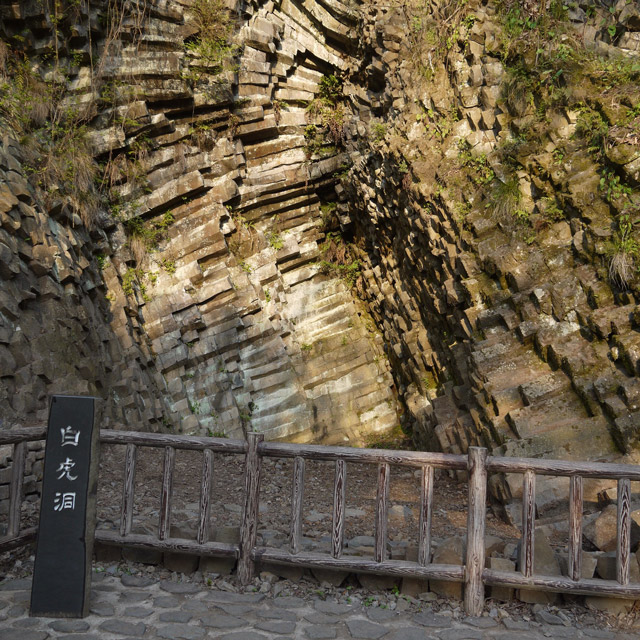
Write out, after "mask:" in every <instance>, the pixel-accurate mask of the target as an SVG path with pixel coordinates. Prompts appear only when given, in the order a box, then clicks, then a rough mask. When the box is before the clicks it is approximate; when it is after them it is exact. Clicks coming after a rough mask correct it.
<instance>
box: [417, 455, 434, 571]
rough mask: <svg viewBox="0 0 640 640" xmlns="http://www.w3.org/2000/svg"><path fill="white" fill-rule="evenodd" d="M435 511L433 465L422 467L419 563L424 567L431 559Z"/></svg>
mask: <svg viewBox="0 0 640 640" xmlns="http://www.w3.org/2000/svg"><path fill="white" fill-rule="evenodd" d="M432 511H433V467H432V466H431V465H425V466H424V467H422V478H421V483H420V524H419V539H418V564H419V565H420V566H421V567H424V566H426V565H428V564H429V561H430V559H431V514H432Z"/></svg>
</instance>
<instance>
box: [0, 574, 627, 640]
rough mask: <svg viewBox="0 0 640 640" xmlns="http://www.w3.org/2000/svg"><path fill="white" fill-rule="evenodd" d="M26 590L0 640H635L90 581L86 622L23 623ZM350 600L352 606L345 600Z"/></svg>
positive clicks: (400, 609)
mask: <svg viewBox="0 0 640 640" xmlns="http://www.w3.org/2000/svg"><path fill="white" fill-rule="evenodd" d="M30 588H31V581H30V579H28V578H17V579H9V580H5V581H4V582H3V583H0V640H45V639H47V638H50V639H54V638H55V639H60V640H62V639H64V640H125V639H129V640H133V639H134V638H136V639H144V640H148V639H149V640H151V639H163V640H201V639H211V640H276V639H285V638H301V639H305V640H325V639H327V640H331V639H333V638H335V639H345V640H347V639H348V640H351V639H360V638H362V639H367V640H368V639H370V640H376V639H378V638H384V639H385V640H431V639H433V640H489V639H493V638H497V639H504V640H508V639H511V638H517V639H518V640H540V639H542V638H602V639H608V638H612V639H615V640H637V639H638V637H639V635H638V633H637V631H636V632H634V631H616V630H612V629H603V628H596V627H594V626H590V627H587V626H581V625H580V623H579V622H576V621H573V622H572V621H571V620H570V619H569V618H568V617H567V616H566V615H563V613H562V611H561V610H560V611H559V610H556V612H555V613H554V612H552V611H549V610H547V609H544V608H541V607H540V608H538V609H537V610H536V609H534V610H533V612H532V615H531V617H530V619H528V620H527V619H526V618H524V617H522V616H519V617H514V616H509V615H508V614H507V616H508V617H503V616H501V615H499V614H500V611H499V610H498V609H495V608H494V609H492V610H490V611H488V612H487V614H486V615H485V616H483V617H478V618H472V617H464V616H463V615H462V614H461V612H460V609H459V607H458V608H456V609H453V610H451V609H448V610H443V611H440V612H434V610H433V609H432V607H431V605H430V604H429V603H424V602H420V601H416V600H413V599H405V598H402V597H400V598H398V599H397V602H394V603H393V604H394V606H395V610H392V609H391V607H386V606H385V607H383V606H371V605H370V606H366V605H367V604H370V603H371V601H373V598H365V599H364V600H361V599H360V598H358V597H355V598H354V599H353V601H352V602H344V599H343V601H342V602H339V601H338V600H336V599H335V598H323V597H322V590H315V591H309V592H308V593H307V594H306V595H305V597H298V596H288V595H282V596H278V597H273V596H271V595H269V596H267V595H265V594H263V593H259V592H249V593H240V592H234V591H225V590H221V589H219V588H215V587H214V588H211V587H207V586H205V585H204V584H203V583H196V582H178V581H175V580H162V579H158V578H157V577H153V576H135V575H128V574H124V575H122V576H113V575H104V574H103V575H100V574H98V575H96V576H94V579H93V583H92V596H91V614H90V615H89V616H88V617H87V618H84V619H52V618H36V617H34V618H31V617H29V612H28V607H29V597H30ZM347 599H348V600H349V599H351V598H347Z"/></svg>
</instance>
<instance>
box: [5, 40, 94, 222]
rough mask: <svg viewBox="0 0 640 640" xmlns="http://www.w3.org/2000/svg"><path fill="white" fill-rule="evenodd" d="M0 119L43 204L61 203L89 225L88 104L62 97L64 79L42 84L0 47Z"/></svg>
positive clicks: (91, 196) (22, 60)
mask: <svg viewBox="0 0 640 640" xmlns="http://www.w3.org/2000/svg"><path fill="white" fill-rule="evenodd" d="M3 51H4V53H3V55H2V57H3V62H2V64H1V65H0V116H1V117H2V118H4V119H6V120H7V121H8V123H9V126H10V127H11V128H12V129H13V130H14V131H15V132H16V133H17V134H18V135H20V136H21V137H20V143H21V145H22V149H23V153H24V156H25V161H24V166H25V169H26V171H27V173H28V175H29V181H30V182H31V184H32V185H33V186H35V187H37V188H39V190H40V193H41V194H42V195H43V197H44V201H45V204H47V205H49V206H50V205H53V204H54V203H56V201H57V202H60V203H61V204H63V205H66V206H70V207H71V208H72V209H73V210H74V211H75V212H77V213H78V214H79V215H80V217H81V218H82V221H83V222H84V224H85V225H87V226H92V225H93V224H94V222H95V219H96V217H97V213H98V208H99V204H100V198H99V195H98V193H97V191H96V189H95V179H96V176H97V165H96V164H95V162H94V161H93V156H92V153H91V148H90V146H89V143H88V140H87V132H88V130H87V123H88V121H89V119H90V118H91V117H93V105H91V104H89V105H84V104H81V103H80V102H78V101H76V100H73V99H71V98H70V97H69V96H67V89H66V78H60V79H59V80H55V81H54V80H47V81H45V80H43V79H42V78H41V77H40V75H39V74H38V73H36V71H34V69H33V68H32V66H31V63H30V61H29V60H27V59H26V57H24V56H23V55H21V54H20V53H17V52H11V51H9V50H8V48H7V47H6V46H5V47H4V48H3Z"/></svg>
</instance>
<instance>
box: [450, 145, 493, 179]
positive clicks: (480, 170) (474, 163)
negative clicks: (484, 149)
mask: <svg viewBox="0 0 640 640" xmlns="http://www.w3.org/2000/svg"><path fill="white" fill-rule="evenodd" d="M458 160H459V161H460V164H461V165H462V166H463V167H465V168H467V169H469V170H470V174H471V179H472V180H473V182H474V183H475V184H477V185H486V184H490V183H491V182H492V181H493V180H494V178H495V173H494V171H493V169H492V167H491V165H490V164H489V161H488V159H487V154H486V153H473V152H472V150H471V145H470V144H469V143H468V142H467V141H466V140H461V141H460V142H458Z"/></svg>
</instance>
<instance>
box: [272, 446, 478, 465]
mask: <svg viewBox="0 0 640 640" xmlns="http://www.w3.org/2000/svg"><path fill="white" fill-rule="evenodd" d="M260 454H261V455H263V456H270V457H274V458H295V457H296V456H300V457H303V458H306V459H308V460H344V461H345V462H371V463H377V464H382V463H387V464H394V465H401V466H402V465H403V466H410V467H421V466H422V465H425V464H430V465H433V466H434V467H438V468H441V469H462V470H464V469H466V468H467V457H466V456H461V455H453V454H448V453H431V452H427V451H394V450H391V449H356V448H353V447H333V446H326V445H319V444H291V443H287V442H264V443H263V444H262V445H260Z"/></svg>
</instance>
